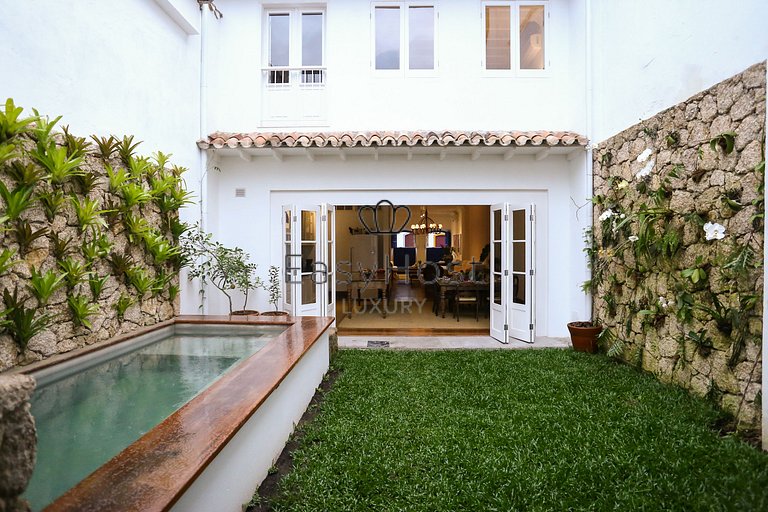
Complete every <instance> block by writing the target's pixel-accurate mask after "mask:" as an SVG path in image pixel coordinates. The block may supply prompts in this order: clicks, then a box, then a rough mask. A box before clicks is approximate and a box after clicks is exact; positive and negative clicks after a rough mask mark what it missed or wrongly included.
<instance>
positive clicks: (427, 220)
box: [411, 206, 443, 235]
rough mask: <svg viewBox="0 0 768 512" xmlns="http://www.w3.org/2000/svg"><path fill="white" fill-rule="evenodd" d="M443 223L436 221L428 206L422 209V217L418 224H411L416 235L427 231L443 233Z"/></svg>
mask: <svg viewBox="0 0 768 512" xmlns="http://www.w3.org/2000/svg"><path fill="white" fill-rule="evenodd" d="M442 232H443V225H442V224H439V223H437V222H435V221H434V220H433V219H432V218H431V217H430V216H429V211H427V207H426V206H425V207H424V209H423V210H422V214H421V217H420V218H419V220H418V221H416V224H411V233H413V234H414V235H426V234H427V233H442Z"/></svg>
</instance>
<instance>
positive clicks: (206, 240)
mask: <svg viewBox="0 0 768 512" xmlns="http://www.w3.org/2000/svg"><path fill="white" fill-rule="evenodd" d="M181 253H182V255H183V258H184V260H185V261H186V262H187V264H186V266H187V267H188V268H189V278H190V279H192V278H199V279H200V281H201V282H202V283H203V284H206V283H210V284H212V285H213V286H215V287H216V288H218V289H219V290H220V291H221V292H222V293H223V294H224V295H225V296H226V297H227V301H228V302H229V312H230V314H231V313H232V312H233V308H232V291H233V290H236V289H239V290H240V291H241V292H242V293H243V296H244V300H243V308H242V309H243V310H245V309H246V308H247V305H248V294H249V292H250V291H251V290H254V289H256V288H261V287H262V286H263V285H262V282H261V279H260V278H259V277H258V276H257V275H256V269H257V265H256V264H254V263H249V262H248V260H249V256H248V254H247V253H246V252H245V251H243V250H242V249H240V248H239V247H234V248H229V247H225V246H224V245H222V244H221V243H219V242H216V241H214V240H213V235H211V234H210V233H205V232H203V231H202V230H201V229H200V228H199V226H197V225H196V226H195V227H194V228H193V229H192V230H191V231H189V232H187V233H186V234H185V235H184V236H183V237H182V239H181Z"/></svg>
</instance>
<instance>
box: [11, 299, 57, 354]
mask: <svg viewBox="0 0 768 512" xmlns="http://www.w3.org/2000/svg"><path fill="white" fill-rule="evenodd" d="M26 302H27V299H26V297H25V298H19V296H18V288H14V289H13V294H11V293H10V291H9V290H8V289H7V288H6V289H4V290H3V303H4V304H5V308H6V311H5V320H4V321H3V325H4V326H5V329H6V330H7V331H8V334H10V335H11V338H13V341H15V342H16V344H17V345H18V346H19V348H20V349H21V351H22V352H24V351H26V350H27V346H28V345H29V341H30V340H31V339H32V338H34V337H35V335H37V334H38V333H40V332H42V331H44V330H45V329H46V328H47V327H48V326H49V325H50V323H51V317H50V316H49V315H47V314H38V308H28V307H26V305H25V304H26Z"/></svg>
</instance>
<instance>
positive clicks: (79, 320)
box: [67, 294, 99, 329]
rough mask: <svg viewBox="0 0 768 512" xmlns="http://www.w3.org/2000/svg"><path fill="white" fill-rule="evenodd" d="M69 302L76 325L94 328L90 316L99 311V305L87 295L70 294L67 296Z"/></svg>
mask: <svg viewBox="0 0 768 512" xmlns="http://www.w3.org/2000/svg"><path fill="white" fill-rule="evenodd" d="M67 304H68V305H69V311H70V312H71V313H72V321H73V322H74V324H75V325H76V326H78V327H79V326H84V327H87V328H88V329H93V325H92V324H91V322H90V320H88V319H89V318H90V317H92V316H93V315H95V314H96V313H98V312H99V305H98V304H94V303H92V302H91V300H90V299H89V298H88V297H86V296H85V295H77V294H75V295H70V296H69V298H67Z"/></svg>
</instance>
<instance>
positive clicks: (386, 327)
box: [335, 205, 492, 335]
mask: <svg viewBox="0 0 768 512" xmlns="http://www.w3.org/2000/svg"><path fill="white" fill-rule="evenodd" d="M360 208H361V207H360V206H357V205H336V206H335V212H336V222H335V224H336V226H335V240H336V276H335V278H336V299H337V300H336V318H337V326H338V328H339V332H340V333H342V334H365V333H367V332H377V333H393V334H394V333H402V334H485V335H487V334H488V333H489V331H490V325H491V324H490V308H491V302H492V301H491V290H490V242H491V240H490V238H491V229H490V217H489V206H488V205H428V206H425V205H408V208H409V210H410V213H411V217H410V220H409V221H408V222H407V225H405V226H395V227H394V228H392V229H378V230H377V229H374V230H371V229H370V226H366V224H365V222H364V221H365V214H364V213H363V214H362V215H361V212H360ZM361 217H362V218H361ZM396 220H398V221H399V220H400V219H396ZM399 223H400V222H389V224H387V225H388V227H391V226H393V225H395V224H399ZM369 224H370V222H369ZM400 227H402V228H403V229H399V228H400ZM371 231H373V233H371ZM378 231H384V233H381V232H378Z"/></svg>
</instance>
